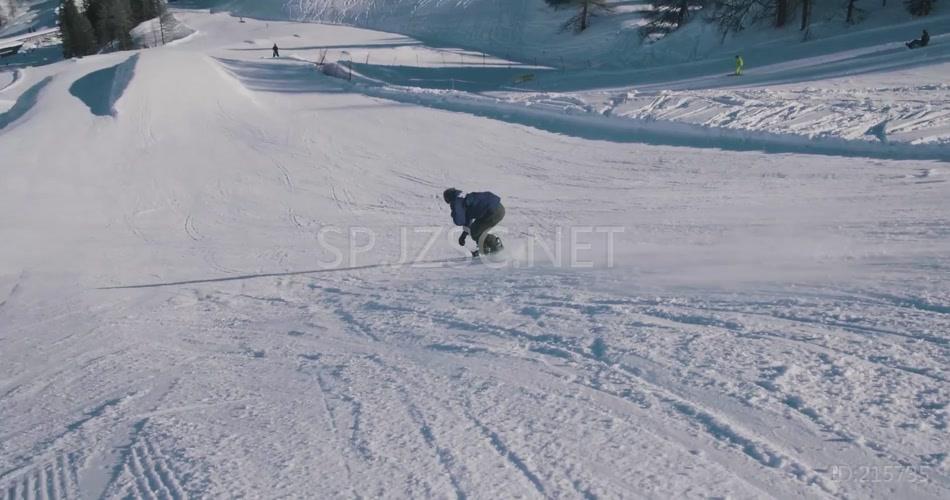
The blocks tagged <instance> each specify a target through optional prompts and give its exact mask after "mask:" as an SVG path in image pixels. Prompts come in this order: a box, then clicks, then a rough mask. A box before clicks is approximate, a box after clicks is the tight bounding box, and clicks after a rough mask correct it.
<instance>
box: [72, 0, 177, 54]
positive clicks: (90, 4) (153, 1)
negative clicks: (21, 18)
mask: <svg viewBox="0 0 950 500" xmlns="http://www.w3.org/2000/svg"><path fill="white" fill-rule="evenodd" d="M163 14H165V1H164V0H82V7H81V8H80V6H79V5H77V3H76V1H75V0H62V3H61V5H60V7H59V29H60V33H61V35H62V38H63V56H64V57H66V58H70V57H81V56H84V55H89V54H95V53H96V52H99V51H100V50H103V49H117V50H127V49H131V48H132V28H134V27H136V26H138V24H139V23H141V22H143V21H148V20H149V19H154V18H156V17H160V16H162V15H163Z"/></svg>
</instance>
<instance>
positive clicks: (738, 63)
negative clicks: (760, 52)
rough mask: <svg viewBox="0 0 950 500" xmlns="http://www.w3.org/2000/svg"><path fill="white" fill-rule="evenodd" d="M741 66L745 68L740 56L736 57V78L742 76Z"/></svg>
mask: <svg viewBox="0 0 950 500" xmlns="http://www.w3.org/2000/svg"><path fill="white" fill-rule="evenodd" d="M743 66H745V61H743V60H742V56H736V76H742V67H743Z"/></svg>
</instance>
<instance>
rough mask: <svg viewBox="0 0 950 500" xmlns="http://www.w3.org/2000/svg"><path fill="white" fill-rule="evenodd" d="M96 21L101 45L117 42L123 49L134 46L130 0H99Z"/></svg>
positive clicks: (118, 46)
mask: <svg viewBox="0 0 950 500" xmlns="http://www.w3.org/2000/svg"><path fill="white" fill-rule="evenodd" d="M96 22H97V24H96V35H97V38H98V39H99V44H100V45H102V46H105V45H109V44H115V46H116V47H117V48H119V49H122V50H125V49H130V48H132V35H131V31H132V28H133V25H132V10H131V8H130V6H129V1H128V0H99V2H98V7H97V9H96Z"/></svg>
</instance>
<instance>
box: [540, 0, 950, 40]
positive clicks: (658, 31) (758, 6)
mask: <svg viewBox="0 0 950 500" xmlns="http://www.w3.org/2000/svg"><path fill="white" fill-rule="evenodd" d="M544 1H545V3H547V4H548V5H549V6H551V7H553V8H555V9H565V8H569V9H575V11H576V14H575V15H574V16H573V17H571V18H570V19H568V20H567V22H565V23H564V26H563V28H564V29H573V30H574V31H576V32H581V31H584V30H586V29H587V28H588V27H589V26H590V23H591V21H592V19H593V18H594V17H596V16H598V15H601V14H605V13H609V12H611V10H612V8H611V5H612V3H611V2H609V1H608V0H544ZM818 1H821V2H825V1H837V2H839V5H840V7H838V8H839V9H840V10H841V12H842V14H843V15H844V18H845V20H846V21H847V22H848V23H856V22H857V21H858V20H859V18H860V14H861V12H862V10H861V4H869V3H870V2H882V4H883V5H884V6H886V5H887V0H653V1H652V2H651V3H650V4H651V5H650V7H649V9H647V10H646V11H645V12H644V15H645V16H646V20H647V23H646V24H645V25H644V26H643V27H642V28H641V30H640V33H641V35H642V36H643V37H649V36H652V35H664V34H667V33H670V32H672V31H674V30H676V29H678V28H679V27H681V26H683V25H684V24H686V23H687V22H689V21H691V20H692V19H693V18H695V17H697V16H700V15H703V16H704V17H705V18H706V19H707V20H708V21H710V22H712V23H715V24H717V25H718V26H719V29H720V30H721V31H722V33H723V36H725V35H726V34H729V33H734V32H737V31H742V30H743V29H745V28H747V27H749V26H752V25H754V24H760V23H763V22H769V23H771V24H773V25H774V26H775V27H777V28H781V27H783V26H785V25H787V24H788V23H789V22H791V21H792V20H793V19H795V18H796V16H797V19H798V21H799V23H800V28H801V30H803V31H804V30H806V29H808V26H809V25H810V24H811V20H812V11H813V8H814V6H815V4H816V2H818ZM898 1H903V3H904V6H905V8H906V9H907V11H908V12H910V13H911V14H913V15H915V16H926V15H928V14H930V13H931V12H932V11H933V9H934V4H935V3H936V2H937V0H898Z"/></svg>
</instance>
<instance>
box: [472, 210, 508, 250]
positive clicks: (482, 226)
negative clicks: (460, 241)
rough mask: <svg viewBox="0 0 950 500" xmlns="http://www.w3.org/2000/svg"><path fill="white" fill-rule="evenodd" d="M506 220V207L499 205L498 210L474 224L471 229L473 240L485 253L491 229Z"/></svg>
mask: <svg viewBox="0 0 950 500" xmlns="http://www.w3.org/2000/svg"><path fill="white" fill-rule="evenodd" d="M504 218H505V207H504V206H502V205H498V208H496V209H495V210H492V211H491V212H488V214H486V215H485V216H484V217H482V218H481V219H476V220H475V222H473V223H472V226H471V227H469V229H471V230H472V238H473V239H474V240H475V241H476V242H477V243H478V249H479V250H481V251H484V250H485V248H484V246H485V240H486V239H487V238H486V237H487V236H489V234H488V231H489V230H491V228H493V227H495V226H497V225H498V223H499V222H501V220H502V219H504Z"/></svg>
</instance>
